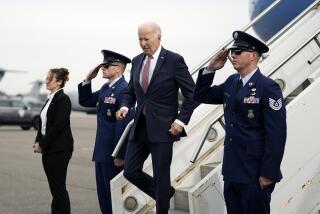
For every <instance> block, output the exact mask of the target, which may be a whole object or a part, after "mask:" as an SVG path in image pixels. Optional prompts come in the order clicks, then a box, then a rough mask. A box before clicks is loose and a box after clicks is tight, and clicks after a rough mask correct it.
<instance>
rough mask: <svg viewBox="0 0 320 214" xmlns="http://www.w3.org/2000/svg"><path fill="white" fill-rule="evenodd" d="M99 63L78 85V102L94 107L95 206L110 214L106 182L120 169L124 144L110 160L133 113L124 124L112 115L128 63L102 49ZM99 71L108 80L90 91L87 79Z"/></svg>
mask: <svg viewBox="0 0 320 214" xmlns="http://www.w3.org/2000/svg"><path fill="white" fill-rule="evenodd" d="M102 54H103V56H104V60H103V62H102V63H101V64H100V65H98V66H96V67H95V68H94V69H92V70H91V71H90V72H89V74H88V75H87V77H86V79H85V80H84V82H82V83H80V84H79V85H78V92H79V103H80V104H81V105H82V106H85V107H95V106H96V108H97V133H96V143H95V146H94V151H93V157H92V160H93V161H94V162H95V170H96V183H97V193H98V199H99V205H100V209H101V212H102V213H103V214H111V213H112V206H111V192H110V181H111V180H112V178H114V177H115V176H116V175H117V174H118V173H119V172H120V171H121V170H122V169H123V165H124V157H125V150H126V144H125V145H124V146H122V149H121V150H120V152H119V153H118V156H117V157H116V158H113V157H111V154H112V152H113V150H114V149H115V147H116V145H117V142H118V140H119V139H120V137H121V135H122V133H123V131H124V129H125V127H126V125H127V123H128V122H129V121H130V120H131V119H132V118H133V111H130V116H129V117H128V118H126V120H124V121H117V119H116V117H115V113H116V111H117V110H119V107H120V104H121V99H122V93H123V92H124V90H125V89H126V88H127V85H128V83H127V82H126V80H125V79H124V77H123V72H124V70H125V68H126V64H127V63H130V62H131V60H130V59H129V58H128V57H126V56H123V55H121V54H118V53H116V52H112V51H109V50H102ZM100 69H101V70H102V73H103V78H106V79H108V80H109V82H108V83H106V84H104V85H103V86H102V87H101V89H100V90H98V91H96V92H94V93H93V92H92V89H91V80H92V79H94V78H95V77H96V76H97V74H98V72H99V70H100Z"/></svg>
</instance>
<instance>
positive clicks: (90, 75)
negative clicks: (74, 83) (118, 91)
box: [86, 65, 101, 81]
mask: <svg viewBox="0 0 320 214" xmlns="http://www.w3.org/2000/svg"><path fill="white" fill-rule="evenodd" d="M100 68H101V65H97V66H96V67H95V68H93V69H92V70H90V71H89V73H88V75H87V77H86V81H90V80H92V79H94V78H96V76H97V75H98V72H99V70H100Z"/></svg>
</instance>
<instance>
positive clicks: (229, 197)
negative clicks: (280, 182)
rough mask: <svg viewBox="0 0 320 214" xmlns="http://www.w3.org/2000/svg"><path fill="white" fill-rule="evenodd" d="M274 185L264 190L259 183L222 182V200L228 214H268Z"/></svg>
mask: <svg viewBox="0 0 320 214" xmlns="http://www.w3.org/2000/svg"><path fill="white" fill-rule="evenodd" d="M274 187H275V184H271V185H270V186H268V187H265V188H264V189H261V188H260V185H259V183H258V182H257V183H254V184H242V183H234V182H228V181H224V198H225V202H226V207H227V213H228V214H269V213H270V201H271V193H272V191H273V189H274Z"/></svg>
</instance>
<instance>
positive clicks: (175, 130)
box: [169, 122, 183, 135]
mask: <svg viewBox="0 0 320 214" xmlns="http://www.w3.org/2000/svg"><path fill="white" fill-rule="evenodd" d="M182 129H183V127H182V126H180V125H179V124H178V123H176V122H173V123H172V124H171V128H170V129H169V132H170V133H171V134H172V135H178V134H180V133H181V132H182Z"/></svg>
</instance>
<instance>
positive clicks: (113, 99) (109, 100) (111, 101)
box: [104, 97, 117, 104]
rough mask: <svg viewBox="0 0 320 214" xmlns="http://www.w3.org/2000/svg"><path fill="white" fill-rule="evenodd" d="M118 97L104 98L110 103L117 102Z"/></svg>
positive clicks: (105, 101)
mask: <svg viewBox="0 0 320 214" xmlns="http://www.w3.org/2000/svg"><path fill="white" fill-rule="evenodd" d="M116 100H117V99H116V98H114V97H105V98H104V103H108V104H115V103H116Z"/></svg>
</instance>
